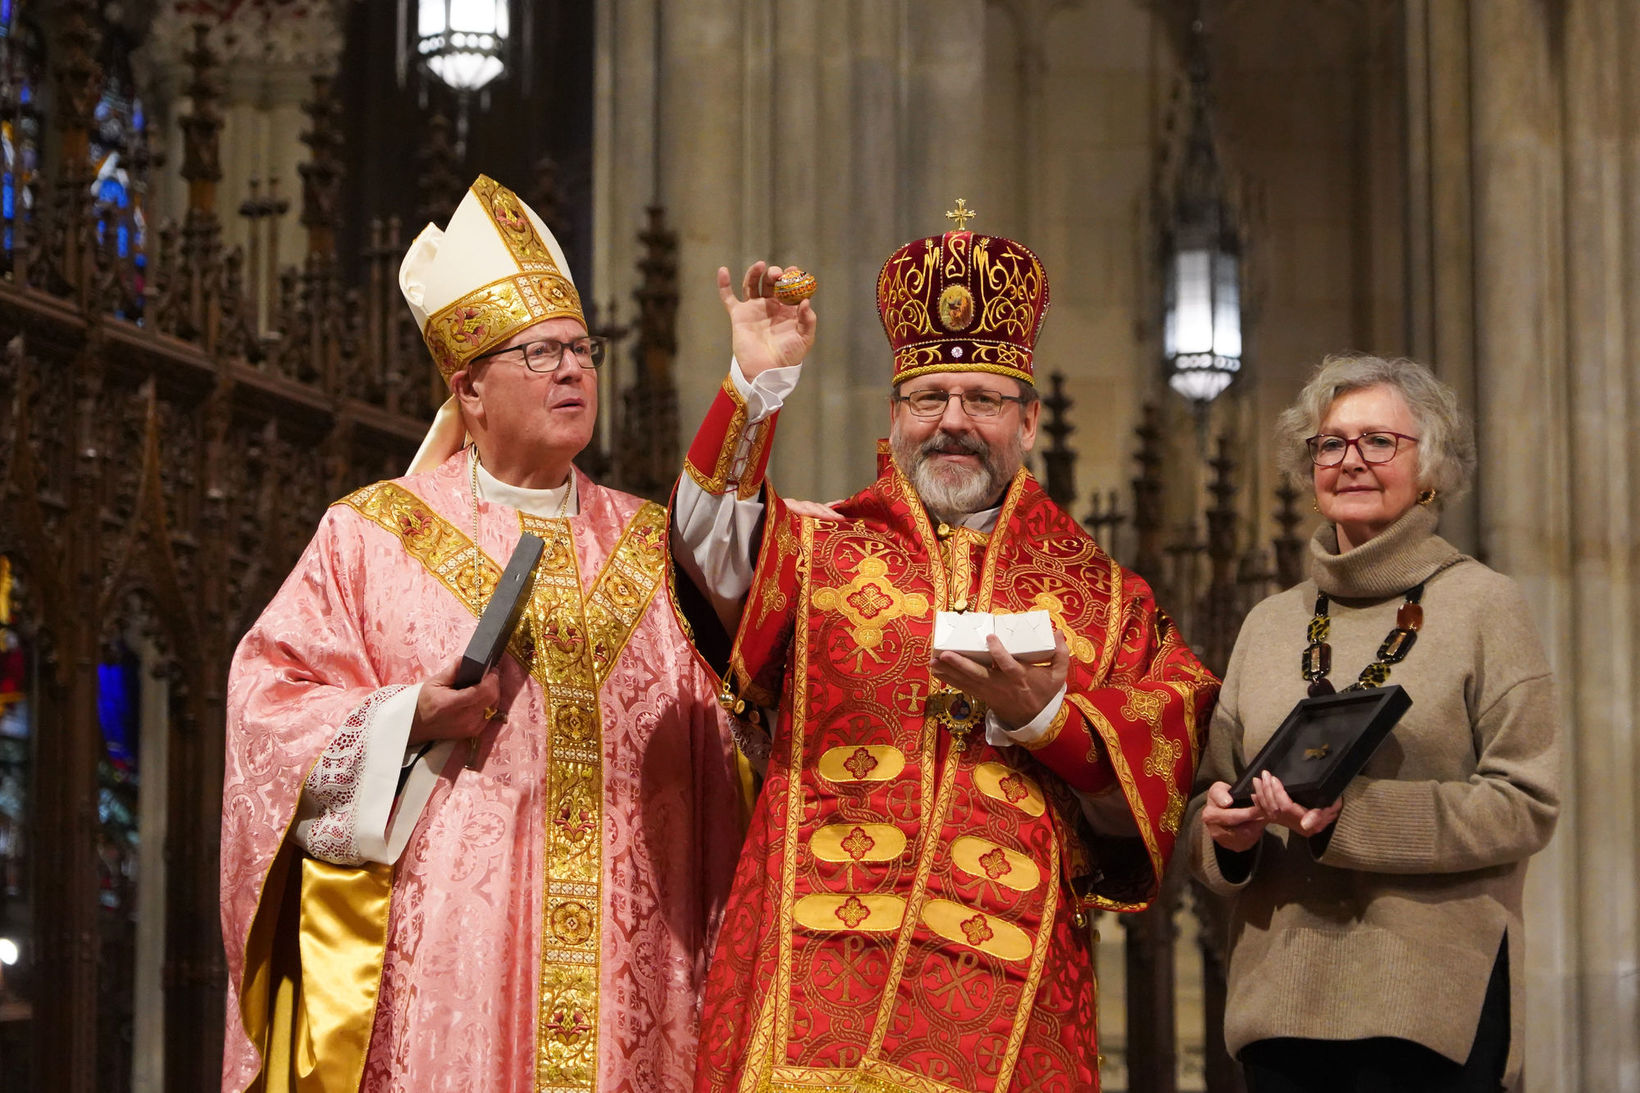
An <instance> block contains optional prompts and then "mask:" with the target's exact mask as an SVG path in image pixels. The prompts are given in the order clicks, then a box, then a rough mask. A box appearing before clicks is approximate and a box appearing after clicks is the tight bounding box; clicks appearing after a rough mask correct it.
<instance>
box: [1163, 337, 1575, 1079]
mask: <svg viewBox="0 0 1640 1093" xmlns="http://www.w3.org/2000/svg"><path fill="white" fill-rule="evenodd" d="M1281 428H1282V433H1283V444H1284V446H1285V448H1286V449H1287V450H1286V451H1285V453H1284V463H1285V469H1286V470H1287V472H1288V473H1289V474H1290V475H1291V476H1292V477H1293V478H1294V479H1295V480H1301V481H1307V482H1309V483H1310V484H1311V485H1312V486H1313V488H1314V491H1315V504H1316V508H1317V510H1318V511H1319V512H1321V514H1322V515H1323V516H1325V517H1326V519H1327V523H1325V524H1324V525H1323V526H1322V527H1321V529H1320V530H1319V531H1317V532H1316V535H1315V537H1314V539H1313V540H1312V541H1311V543H1310V555H1311V557H1310V572H1311V576H1310V579H1309V580H1307V581H1305V582H1304V583H1303V584H1300V585H1299V586H1298V587H1296V588H1291V589H1288V590H1287V591H1285V592H1282V593H1279V594H1277V595H1275V596H1272V597H1270V598H1269V599H1267V600H1265V601H1264V602H1263V603H1261V604H1259V605H1258V606H1257V607H1255V608H1254V609H1253V611H1252V612H1251V613H1250V614H1249V615H1248V616H1247V621H1246V623H1245V624H1244V625H1243V626H1242V630H1241V635H1240V637H1239V638H1238V639H1237V641H1236V648H1235V652H1234V653H1233V654H1232V655H1231V658H1230V666H1229V671H1228V673H1227V674H1226V676H1225V680H1224V690H1223V692H1222V693H1221V695H1220V697H1219V705H1218V709H1217V711H1216V712H1215V714H1214V716H1213V723H1212V728H1211V730H1210V732H1209V735H1208V750H1207V755H1206V756H1205V757H1204V759H1203V764H1202V770H1201V775H1200V777H1199V784H1200V785H1202V786H1205V787H1206V788H1205V790H1204V791H1203V792H1201V793H1199V794H1198V796H1197V797H1196V799H1195V801H1193V802H1192V808H1191V812H1190V816H1189V819H1188V821H1187V823H1188V824H1189V830H1188V831H1187V832H1186V840H1185V845H1186V846H1187V847H1189V853H1190V863H1191V867H1192V869H1193V871H1194V872H1195V874H1196V876H1197V877H1198V878H1199V879H1200V880H1201V881H1202V882H1203V883H1204V884H1205V885H1207V887H1208V888H1210V889H1212V890H1213V891H1214V892H1216V893H1219V894H1220V895H1223V896H1226V897H1229V898H1230V899H1231V900H1232V901H1233V914H1232V917H1231V926H1230V966H1229V999H1228V1004H1227V1007H1226V1016H1225V1038H1226V1040H1227V1042H1228V1044H1229V1047H1230V1050H1231V1052H1232V1053H1233V1054H1235V1055H1237V1056H1238V1057H1239V1058H1240V1059H1241V1060H1242V1062H1243V1064H1244V1066H1245V1068H1246V1074H1247V1079H1248V1088H1249V1091H1250V1093H1288V1091H1294V1090H1317V1091H1321V1090H1324V1091H1326V1093H1338V1091H1351V1090H1357V1091H1368V1090H1371V1091H1374V1093H1377V1091H1390V1090H1393V1091H1395V1093H1404V1091H1416V1090H1431V1091H1434V1090H1440V1091H1449V1090H1464V1091H1468V1090H1486V1091H1494V1090H1497V1089H1499V1088H1500V1087H1509V1086H1512V1085H1513V1084H1514V1083H1516V1082H1517V1081H1518V1076H1519V1073H1520V1040H1521V1027H1522V1023H1521V975H1520V973H1521V969H1522V968H1523V964H1522V961H1521V941H1522V929H1521V887H1522V882H1523V880H1524V877H1525V872H1526V860H1527V859H1528V858H1529V857H1531V855H1532V854H1533V853H1535V852H1536V851H1537V850H1539V849H1541V848H1542V847H1543V845H1544V844H1545V843H1546V842H1547V841H1548V840H1549V836H1550V834H1551V833H1552V832H1553V830H1554V825H1555V816H1556V812H1557V811H1558V795H1557V788H1556V780H1557V768H1558V758H1559V751H1558V743H1557V737H1558V730H1557V725H1556V719H1557V713H1556V703H1555V697H1554V687H1553V680H1552V679H1551V677H1550V675H1549V668H1548V664H1547V662H1546V661H1545V659H1544V655H1543V651H1542V649H1541V647H1540V645H1539V642H1538V639H1537V636H1536V633H1535V631H1534V628H1533V620H1532V612H1531V609H1530V608H1529V607H1528V606H1527V604H1526V602H1525V600H1524V599H1523V598H1522V597H1521V595H1520V592H1519V591H1518V590H1517V589H1516V587H1515V585H1514V583H1513V582H1512V581H1510V580H1509V579H1508V578H1507V577H1504V576H1502V575H1501V574H1498V573H1495V572H1493V571H1492V570H1490V569H1488V568H1487V567H1486V566H1484V565H1482V564H1481V563H1480V562H1477V561H1476V560H1475V559H1473V558H1470V557H1468V556H1466V555H1463V554H1460V553H1459V552H1458V551H1457V550H1456V549H1454V548H1453V547H1452V546H1451V545H1450V544H1448V543H1447V542H1446V541H1445V540H1443V539H1441V538H1440V537H1439V536H1437V535H1435V533H1434V530H1435V521H1436V515H1437V510H1438V506H1439V505H1440V504H1441V503H1442V502H1444V501H1446V500H1448V499H1450V498H1452V497H1453V496H1455V495H1457V494H1458V493H1459V492H1461V491H1462V490H1463V488H1464V487H1465V486H1466V485H1467V483H1468V479H1469V475H1470V473H1471V469H1472V467H1473V464H1474V444H1473V441H1472V440H1470V438H1469V434H1468V430H1467V426H1466V424H1465V423H1464V421H1463V420H1462V418H1461V416H1460V414H1459V412H1458V409H1457V403H1456V399H1455V398H1454V397H1453V394H1452V391H1451V390H1450V389H1449V388H1447V387H1446V386H1445V385H1443V384H1441V383H1440V382H1439V381H1438V380H1436V379H1435V378H1434V377H1433V376H1432V375H1430V373H1429V371H1428V370H1427V369H1425V368H1424V367H1423V366H1422V365H1419V364H1415V363H1413V362H1411V361H1404V360H1398V361H1385V360H1380V359H1378V358H1375V357H1333V358H1329V359H1327V360H1326V361H1324V362H1323V363H1322V365H1321V367H1320V369H1319V370H1318V371H1317V372H1316V374H1315V376H1314V378H1313V379H1312V380H1311V381H1310V383H1309V384H1308V385H1307V386H1306V387H1305V388H1304V390H1303V392H1302V393H1301V394H1300V395H1299V399H1298V401H1297V403H1296V404H1295V405H1294V406H1292V407H1291V408H1290V409H1289V410H1288V411H1287V412H1286V413H1285V414H1283V416H1282V421H1281ZM1408 605H1410V606H1408ZM1420 612H1421V616H1422V617H1421V620H1420V619H1419V618H1418V615H1419V614H1420ZM1414 626H1416V627H1417V629H1416V638H1415V639H1414V640H1412V641H1411V644H1410V647H1408V643H1407V639H1406V638H1404V637H1403V639H1402V641H1401V642H1400V646H1401V650H1400V651H1401V653H1402V654H1404V655H1402V656H1400V657H1397V656H1396V655H1395V652H1394V650H1393V649H1392V646H1393V645H1394V644H1395V643H1392V642H1389V641H1387V640H1386V635H1390V634H1392V632H1394V631H1395V630H1396V629H1397V628H1398V627H1399V628H1405V629H1410V628H1412V627H1414ZM1312 644H1314V645H1325V646H1327V647H1328V649H1327V650H1326V651H1327V652H1328V653H1330V656H1323V655H1321V651H1319V650H1317V651H1315V652H1313V653H1312V652H1307V647H1308V646H1310V645H1312ZM1386 649H1389V650H1391V651H1390V652H1389V653H1388V655H1386V654H1385V652H1384V650H1386ZM1324 663H1326V664H1328V665H1329V667H1330V671H1327V670H1323V669H1322V665H1323V664H1324ZM1357 673H1359V676H1358V675H1357ZM1386 673H1387V682H1391V683H1398V684H1400V685H1401V686H1403V687H1404V688H1406V690H1407V692H1408V694H1409V695H1410V696H1411V698H1412V707H1411V709H1410V710H1408V711H1407V713H1406V715H1405V716H1404V717H1403V718H1402V719H1401V721H1400V722H1399V724H1397V725H1396V727H1395V729H1394V730H1393V731H1392V732H1391V733H1390V735H1389V737H1388V738H1387V739H1386V740H1385V741H1384V743H1383V744H1382V745H1381V746H1380V747H1379V749H1378V751H1377V753H1376V754H1375V755H1374V756H1373V758H1372V760H1371V761H1370V762H1369V763H1368V764H1367V766H1366V768H1365V770H1364V771H1363V772H1362V773H1361V774H1360V775H1359V776H1357V777H1356V778H1355V780H1354V781H1352V782H1351V783H1350V784H1349V786H1348V787H1347V788H1346V789H1345V791H1344V793H1343V796H1342V797H1341V798H1339V800H1337V801H1335V802H1334V803H1332V804H1331V805H1330V806H1328V807H1326V808H1323V809H1305V808H1304V807H1302V806H1300V805H1297V804H1295V803H1294V802H1293V801H1292V800H1291V799H1289V798H1288V796H1287V794H1286V792H1285V790H1284V788H1283V787H1282V785H1281V783H1280V782H1279V781H1278V780H1276V779H1275V778H1273V777H1270V776H1269V775H1264V776H1262V777H1261V778H1260V780H1259V782H1258V784H1257V786H1256V787H1255V790H1254V794H1253V804H1252V806H1251V807H1249V808H1235V807H1232V804H1231V797H1230V792H1229V785H1228V783H1229V782H1232V781H1234V780H1235V779H1236V778H1237V777H1238V776H1239V774H1240V773H1241V771H1242V770H1243V769H1244V768H1245V766H1246V764H1247V761H1248V759H1249V758H1250V757H1252V756H1253V755H1256V754H1257V753H1258V750H1259V748H1260V747H1262V746H1263V745H1264V743H1265V741H1267V740H1268V739H1269V738H1270V735H1271V734H1272V733H1273V732H1274V731H1275V729H1276V727H1277V726H1279V725H1280V724H1281V722H1282V720H1283V718H1284V717H1285V716H1286V714H1287V712H1288V711H1289V710H1290V709H1291V708H1292V707H1293V704H1294V703H1295V702H1297V701H1298V700H1299V699H1301V698H1303V697H1304V696H1305V695H1306V694H1311V693H1325V691H1326V690H1327V689H1329V688H1330V687H1331V686H1332V685H1334V684H1336V686H1337V688H1338V689H1339V690H1343V689H1345V688H1346V687H1348V686H1350V685H1351V684H1352V683H1354V682H1355V681H1356V680H1357V679H1358V678H1359V679H1361V680H1363V681H1365V680H1373V679H1376V680H1379V681H1380V682H1382V681H1385V677H1386Z"/></svg>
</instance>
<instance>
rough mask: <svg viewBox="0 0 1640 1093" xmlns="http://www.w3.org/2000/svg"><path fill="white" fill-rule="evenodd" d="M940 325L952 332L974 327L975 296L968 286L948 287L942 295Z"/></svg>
mask: <svg viewBox="0 0 1640 1093" xmlns="http://www.w3.org/2000/svg"><path fill="white" fill-rule="evenodd" d="M939 306H940V323H941V325H943V326H944V327H945V329H947V330H950V331H952V332H957V331H963V330H967V329H968V328H969V327H970V326H973V325H974V294H973V293H971V292H969V291H968V288H967V286H966V285H947V286H945V291H944V292H942V293H940V305H939Z"/></svg>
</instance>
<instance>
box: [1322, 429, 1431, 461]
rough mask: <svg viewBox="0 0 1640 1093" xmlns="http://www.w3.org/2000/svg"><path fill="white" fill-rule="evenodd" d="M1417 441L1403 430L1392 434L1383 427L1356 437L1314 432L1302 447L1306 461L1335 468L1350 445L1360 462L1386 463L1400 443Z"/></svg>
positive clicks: (1399, 448) (1399, 447)
mask: <svg viewBox="0 0 1640 1093" xmlns="http://www.w3.org/2000/svg"><path fill="white" fill-rule="evenodd" d="M1402 441H1405V442H1406V443H1408V444H1416V443H1418V438H1417V437H1415V436H1407V435H1406V434H1405V433H1392V432H1390V431H1388V430H1387V429H1381V430H1378V431H1376V432H1371V433H1362V434H1361V435H1360V436H1336V435H1334V434H1332V433H1317V434H1316V435H1315V436H1312V437H1309V438H1307V439H1306V440H1305V441H1304V446H1305V447H1307V448H1309V449H1310V462H1311V463H1314V464H1315V465H1316V466H1317V467H1336V466H1338V465H1339V464H1340V463H1342V462H1344V457H1345V456H1346V455H1348V454H1349V450H1350V447H1351V446H1352V445H1353V446H1354V447H1355V450H1356V451H1358V452H1360V453H1361V462H1363V463H1372V464H1375V465H1376V464H1379V463H1388V462H1389V461H1390V460H1392V459H1394V458H1395V454H1396V453H1397V452H1399V451H1400V450H1401V443H1402Z"/></svg>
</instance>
